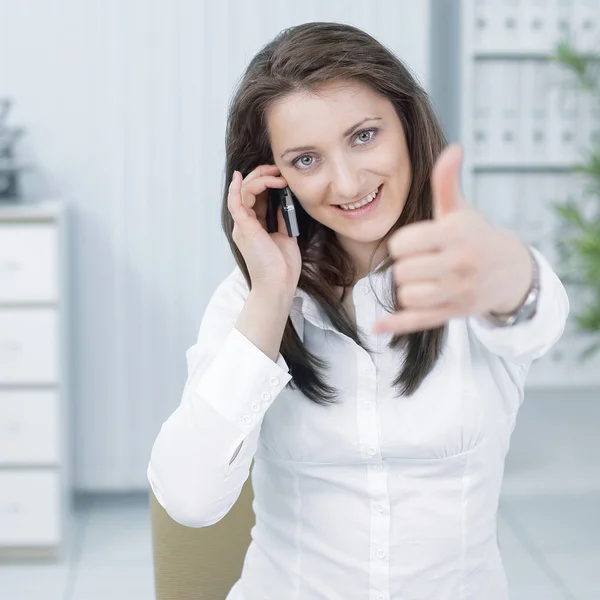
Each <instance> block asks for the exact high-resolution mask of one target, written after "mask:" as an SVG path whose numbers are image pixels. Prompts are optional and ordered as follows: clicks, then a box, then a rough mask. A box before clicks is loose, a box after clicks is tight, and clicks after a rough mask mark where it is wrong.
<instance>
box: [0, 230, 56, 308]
mask: <svg viewBox="0 0 600 600" xmlns="http://www.w3.org/2000/svg"><path fill="white" fill-rule="evenodd" d="M57 298H58V230H57V227H56V226H55V225H46V224H29V225H28V224H17V225H15V224H2V225H0V302H53V301H56V300H57Z"/></svg>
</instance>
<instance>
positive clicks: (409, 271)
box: [392, 252, 449, 285]
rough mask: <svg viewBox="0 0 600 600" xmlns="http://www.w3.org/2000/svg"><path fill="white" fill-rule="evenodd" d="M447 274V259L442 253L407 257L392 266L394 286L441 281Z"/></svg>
mask: <svg viewBox="0 0 600 600" xmlns="http://www.w3.org/2000/svg"><path fill="white" fill-rule="evenodd" d="M448 272H449V267H448V258H447V257H446V255H445V254H444V253H442V252H429V253H427V254H417V255H413V256H407V257H405V258H403V259H400V260H396V262H394V264H393V266H392V276H393V278H394V281H395V283H396V285H400V284H406V283H410V282H414V281H428V280H436V279H442V278H443V277H444V276H445V275H446V274H447V273H448Z"/></svg>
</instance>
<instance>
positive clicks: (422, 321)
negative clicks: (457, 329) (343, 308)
mask: <svg viewBox="0 0 600 600" xmlns="http://www.w3.org/2000/svg"><path fill="white" fill-rule="evenodd" d="M456 316H458V315H457V314H456V311H455V310H452V309H451V308H449V307H443V308H424V309H419V310H415V309H413V310H405V311H399V312H396V313H394V314H393V315H391V316H389V317H386V318H384V319H380V320H379V321H377V322H375V323H374V324H373V327H372V331H373V333H392V334H404V333H413V332H415V331H425V330H427V329H433V328H435V327H440V326H441V325H444V324H445V323H447V322H448V321H449V320H450V319H452V318H454V317H456Z"/></svg>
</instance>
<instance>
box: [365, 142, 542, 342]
mask: <svg viewBox="0 0 600 600" xmlns="http://www.w3.org/2000/svg"><path fill="white" fill-rule="evenodd" d="M462 154H463V153H462V149H461V148H460V147H459V146H449V147H448V148H446V149H445V150H444V151H443V152H442V154H441V155H440V157H439V158H438V160H437V162H436V164H435V166H434V169H433V173H432V176H431V189H432V203H433V219H431V220H428V221H421V222H418V223H411V224H410V225H406V226H405V227H402V228H400V229H399V230H398V231H396V232H394V234H393V235H392V236H391V237H390V239H389V241H388V250H389V253H390V256H391V257H392V258H393V259H394V264H393V266H392V276H393V278H394V282H395V284H396V288H397V297H398V303H399V305H400V307H401V308H400V310H399V311H397V312H396V313H394V314H393V315H390V316H389V317H386V318H384V319H381V320H380V321H378V322H377V323H375V324H374V326H373V331H374V332H375V333H382V332H390V333H395V334H404V333H411V332H414V331H423V330H426V329H432V328H434V327H439V326H441V325H443V324H444V323H446V322H447V321H448V320H449V319H452V318H455V317H462V316H467V315H481V316H485V315H486V314H488V313H495V314H500V315H502V314H510V313H511V312H513V311H514V310H516V309H517V308H518V307H519V306H520V304H521V302H522V301H523V299H524V298H525V296H526V295H527V292H528V290H529V286H530V284H531V280H532V277H533V269H532V263H531V256H530V253H529V250H528V248H527V246H526V245H525V244H524V243H523V242H522V241H521V240H520V239H519V238H518V237H517V236H516V235H515V234H514V233H512V232H511V231H508V230H503V229H498V228H495V227H493V226H492V225H490V224H489V223H487V221H486V220H485V219H484V218H483V217H482V216H481V215H480V214H479V213H478V212H477V211H476V210H475V209H474V208H473V207H471V206H470V205H469V204H468V203H467V201H466V200H465V198H464V197H463V195H462V193H461V190H460V167H461V162H462Z"/></svg>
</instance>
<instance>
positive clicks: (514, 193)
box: [473, 173, 520, 230]
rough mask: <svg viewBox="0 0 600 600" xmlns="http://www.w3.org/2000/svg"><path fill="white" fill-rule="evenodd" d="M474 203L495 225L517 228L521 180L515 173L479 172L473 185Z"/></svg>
mask: <svg viewBox="0 0 600 600" xmlns="http://www.w3.org/2000/svg"><path fill="white" fill-rule="evenodd" d="M473 189H474V194H475V198H474V199H473V204H474V205H475V206H476V207H477V210H478V211H479V212H480V213H481V214H482V215H483V217H484V218H485V219H486V220H487V221H488V222H489V223H490V224H491V225H494V226H495V227H501V228H505V229H512V230H514V229H515V215H518V213H519V203H520V197H519V181H518V175H516V174H514V173H478V174H477V175H476V176H475V185H474V186H473Z"/></svg>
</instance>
